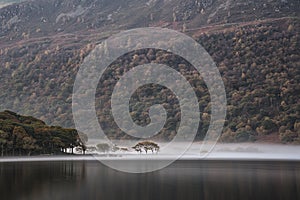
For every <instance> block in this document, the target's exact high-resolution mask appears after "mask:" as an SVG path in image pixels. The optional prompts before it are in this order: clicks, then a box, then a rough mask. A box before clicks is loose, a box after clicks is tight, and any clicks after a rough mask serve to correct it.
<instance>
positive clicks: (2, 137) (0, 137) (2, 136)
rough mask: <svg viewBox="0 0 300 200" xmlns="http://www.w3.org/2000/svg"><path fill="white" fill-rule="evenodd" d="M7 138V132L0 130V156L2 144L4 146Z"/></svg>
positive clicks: (2, 151)
mask: <svg viewBox="0 0 300 200" xmlns="http://www.w3.org/2000/svg"><path fill="white" fill-rule="evenodd" d="M7 140H8V134H7V133H6V132H4V131H2V130H0V144H1V156H3V155H4V146H6V144H7Z"/></svg>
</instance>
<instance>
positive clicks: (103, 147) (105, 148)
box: [87, 141, 160, 154]
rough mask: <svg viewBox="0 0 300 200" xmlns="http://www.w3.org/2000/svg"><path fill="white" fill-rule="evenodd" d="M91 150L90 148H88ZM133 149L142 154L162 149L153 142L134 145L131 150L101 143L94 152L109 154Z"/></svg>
mask: <svg viewBox="0 0 300 200" xmlns="http://www.w3.org/2000/svg"><path fill="white" fill-rule="evenodd" d="M87 148H90V147H87ZM131 149H133V150H134V151H136V152H139V153H142V152H143V151H144V152H145V153H146V154H147V153H148V151H151V152H152V153H154V152H156V153H157V152H158V151H159V149H160V147H159V145H158V144H157V143H155V142H153V141H141V142H138V143H137V144H136V145H134V146H133V147H131V148H128V147H119V146H117V145H110V144H108V143H99V144H97V145H96V148H95V149H94V150H97V151H99V152H102V153H107V152H110V151H111V152H118V151H121V152H129V151H130V150H131Z"/></svg>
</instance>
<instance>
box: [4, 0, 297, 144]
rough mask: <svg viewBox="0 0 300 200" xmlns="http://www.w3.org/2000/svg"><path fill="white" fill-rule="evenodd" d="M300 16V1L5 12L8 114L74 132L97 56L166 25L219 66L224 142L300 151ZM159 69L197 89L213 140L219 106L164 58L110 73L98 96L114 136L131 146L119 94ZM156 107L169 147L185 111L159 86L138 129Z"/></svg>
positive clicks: (48, 6) (142, 109) (147, 58)
mask: <svg viewBox="0 0 300 200" xmlns="http://www.w3.org/2000/svg"><path fill="white" fill-rule="evenodd" d="M205 2H206V3H207V4H206V3H205ZM133 13H134V14H133ZM299 13H300V10H299V1H296V0H293V1H290V0H288V1H281V0H278V1H275V0H273V1H256V0H254V1H240V0H238V1H230V0H228V1H217V0H215V1H198V0H197V1H181V0H174V1H163V0H153V1H135V0H127V1H106V0H103V1H100V0H96V1H91V0H90V1H89V0H86V1H80V0H70V1H67V0H51V1H45V0H40V1H32V2H23V3H20V4H14V5H11V6H7V7H4V8H2V9H0V20H1V21H0V22H1V24H0V26H1V28H0V58H1V59H0V74H1V75H0V77H1V84H0V91H1V92H0V109H1V110H4V109H9V110H13V111H15V112H20V113H22V114H25V115H32V116H35V117H37V118H40V119H41V120H43V121H45V122H47V123H48V124H51V125H59V126H64V127H70V128H72V127H74V123H73V118H72V109H71V105H72V91H73V83H74V80H75V76H76V73H77V71H78V69H79V67H80V64H81V63H82V62H83V60H84V58H85V57H86V56H87V55H88V53H90V52H91V51H92V50H93V48H94V47H95V46H96V45H97V44H99V43H101V41H103V40H104V39H105V38H107V37H109V36H110V35H112V34H113V33H116V32H119V31H121V30H126V29H129V28H135V27H148V26H159V27H167V28H172V29H175V30H179V31H183V32H185V33H186V34H188V35H190V36H192V37H193V38H194V39H195V40H196V41H198V42H199V43H200V44H201V45H202V46H203V47H204V48H205V49H206V50H207V51H208V52H209V53H210V55H211V56H212V58H213V59H214V61H215V62H216V64H217V66H218V68H219V70H220V72H221V75H222V78H223V81H224V84H225V88H226V94H227V101H228V102H227V103H228V107H227V118H226V123H225V128H224V131H223V135H222V137H221V140H222V141H226V142H243V141H267V142H283V143H299V142H300V132H299V131H300V113H299V112H300V102H299V99H300V98H299V97H300V95H299V94H300V84H299V81H300V71H299V70H300V68H299V65H300V56H299V55H300V54H299V53H300V50H299V46H300V44H299V43H300V40H299V39H300V35H299V32H300V26H299V22H300V20H299ZM150 62H156V63H161V64H168V65H169V66H171V67H173V68H174V69H176V70H178V71H179V72H180V73H181V74H183V75H184V76H185V77H186V78H187V80H189V82H190V83H191V85H192V86H193V87H194V88H195V93H196V94H197V96H198V98H199V107H200V109H201V122H200V127H199V130H198V135H197V138H198V139H201V138H203V136H204V135H205V133H206V130H207V128H208V125H209V121H210V105H209V100H210V97H209V93H208V92H207V89H206V85H205V83H204V82H203V81H202V78H201V75H199V74H198V73H196V72H195V70H194V68H193V67H192V66H189V64H188V63H187V62H186V61H184V60H182V59H180V58H178V57H176V56H174V55H170V53H168V52H163V51H160V50H155V49H150V50H149V49H147V50H142V51H139V52H129V53H128V54H126V55H125V56H124V57H122V58H120V59H119V60H116V61H115V62H114V63H113V64H112V65H111V66H110V68H109V70H107V72H106V73H107V74H109V76H106V77H109V79H108V80H106V81H105V82H103V84H101V87H98V93H97V97H96V100H98V101H97V102H98V103H97V105H96V107H97V109H98V115H99V116H98V117H99V122H100V124H101V125H102V126H103V129H104V130H105V131H106V133H107V135H108V136H109V137H111V138H130V137H129V136H126V135H125V134H124V133H122V131H121V130H120V129H118V127H116V124H115V123H114V121H113V118H112V116H111V114H110V109H111V108H110V104H109V99H110V96H109V94H110V93H111V91H112V88H113V86H114V84H115V83H116V80H118V78H119V77H120V76H121V75H122V74H123V73H124V72H125V71H126V70H128V69H130V68H132V67H134V66H137V65H139V64H143V63H150ZM99 84H100V83H99ZM99 86H100V85H99ZM154 97H155V98H154ZM100 102H102V103H100ZM103 102H106V103H103ZM170 102H172V103H170ZM153 103H162V104H164V107H165V108H166V110H167V111H168V120H167V124H166V126H165V127H164V129H163V130H162V131H161V132H160V134H159V135H157V136H156V138H159V139H163V140H169V139H171V138H172V137H173V136H174V135H175V134H176V129H177V126H178V123H179V119H180V108H179V107H178V102H177V101H176V99H174V95H173V94H172V93H171V92H170V91H169V90H168V89H166V88H159V87H154V86H153V85H149V86H148V87H145V88H142V89H141V90H139V91H137V92H136V94H135V95H134V96H133V98H132V101H131V111H132V112H131V115H132V117H133V119H134V121H135V122H136V123H137V124H141V125H144V124H147V123H148V122H149V118H148V117H147V108H149V106H150V105H152V104H153ZM186 131H188V127H187V129H186Z"/></svg>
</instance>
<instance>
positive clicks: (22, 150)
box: [0, 111, 85, 156]
mask: <svg viewBox="0 0 300 200" xmlns="http://www.w3.org/2000/svg"><path fill="white" fill-rule="evenodd" d="M82 138H84V137H82ZM75 147H82V148H83V149H85V146H84V144H83V142H82V140H81V139H80V137H79V134H78V132H77V130H75V129H68V128H62V127H59V126H47V125H46V124H45V122H43V121H41V120H39V119H36V118H34V117H29V116H21V115H18V114H16V113H14V112H11V111H4V112H0V155H1V156H17V155H34V154H37V155H40V154H64V153H67V149H69V150H70V153H73V149H74V148H75Z"/></svg>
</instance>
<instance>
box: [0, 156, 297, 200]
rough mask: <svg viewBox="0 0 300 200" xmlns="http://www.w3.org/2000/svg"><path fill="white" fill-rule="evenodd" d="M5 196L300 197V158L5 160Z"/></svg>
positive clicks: (1, 168) (38, 199) (130, 199)
mask: <svg viewBox="0 0 300 200" xmlns="http://www.w3.org/2000/svg"><path fill="white" fill-rule="evenodd" d="M0 177H1V179H0V195H1V197H0V198H1V199H3V200H10V199H14V200H15V199H16V200H19V199H20V200H27V199H28V200H44V199H45V200H47V199H49V200H50V199H51V200H59V199H63V200H69V199H70V200H77V199H78V200H79V199H80V200H82V199H87V200H89V199H101V200H102V199H104V200H106V199H109V200H114V199H118V200H120V199H126V200H135V199H137V200H144V199H145V200H148V199H149V200H156V199H163V200H168V199H172V200H176V199H184V200H189V199H197V200H200V199H208V200H210V199H216V200H220V199H230V200H234V199H249V200H250V199H251V200H255V199H265V200H266V199H272V200H276V199H282V200H293V199H295V200H296V199H300V162H299V161H285V162H279V161H245V160H244V161H237V160H235V161H213V160H180V161H176V162H175V163H173V164H171V165H170V166H168V167H167V168H164V169H162V170H159V171H156V172H151V173H146V174H128V173H123V172H119V171H115V170H113V169H110V168H108V167H106V166H104V165H102V164H101V163H100V162H98V161H94V160H77V161H70V160H69V161H42V162H32V161H31V162H1V163H0Z"/></svg>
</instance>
